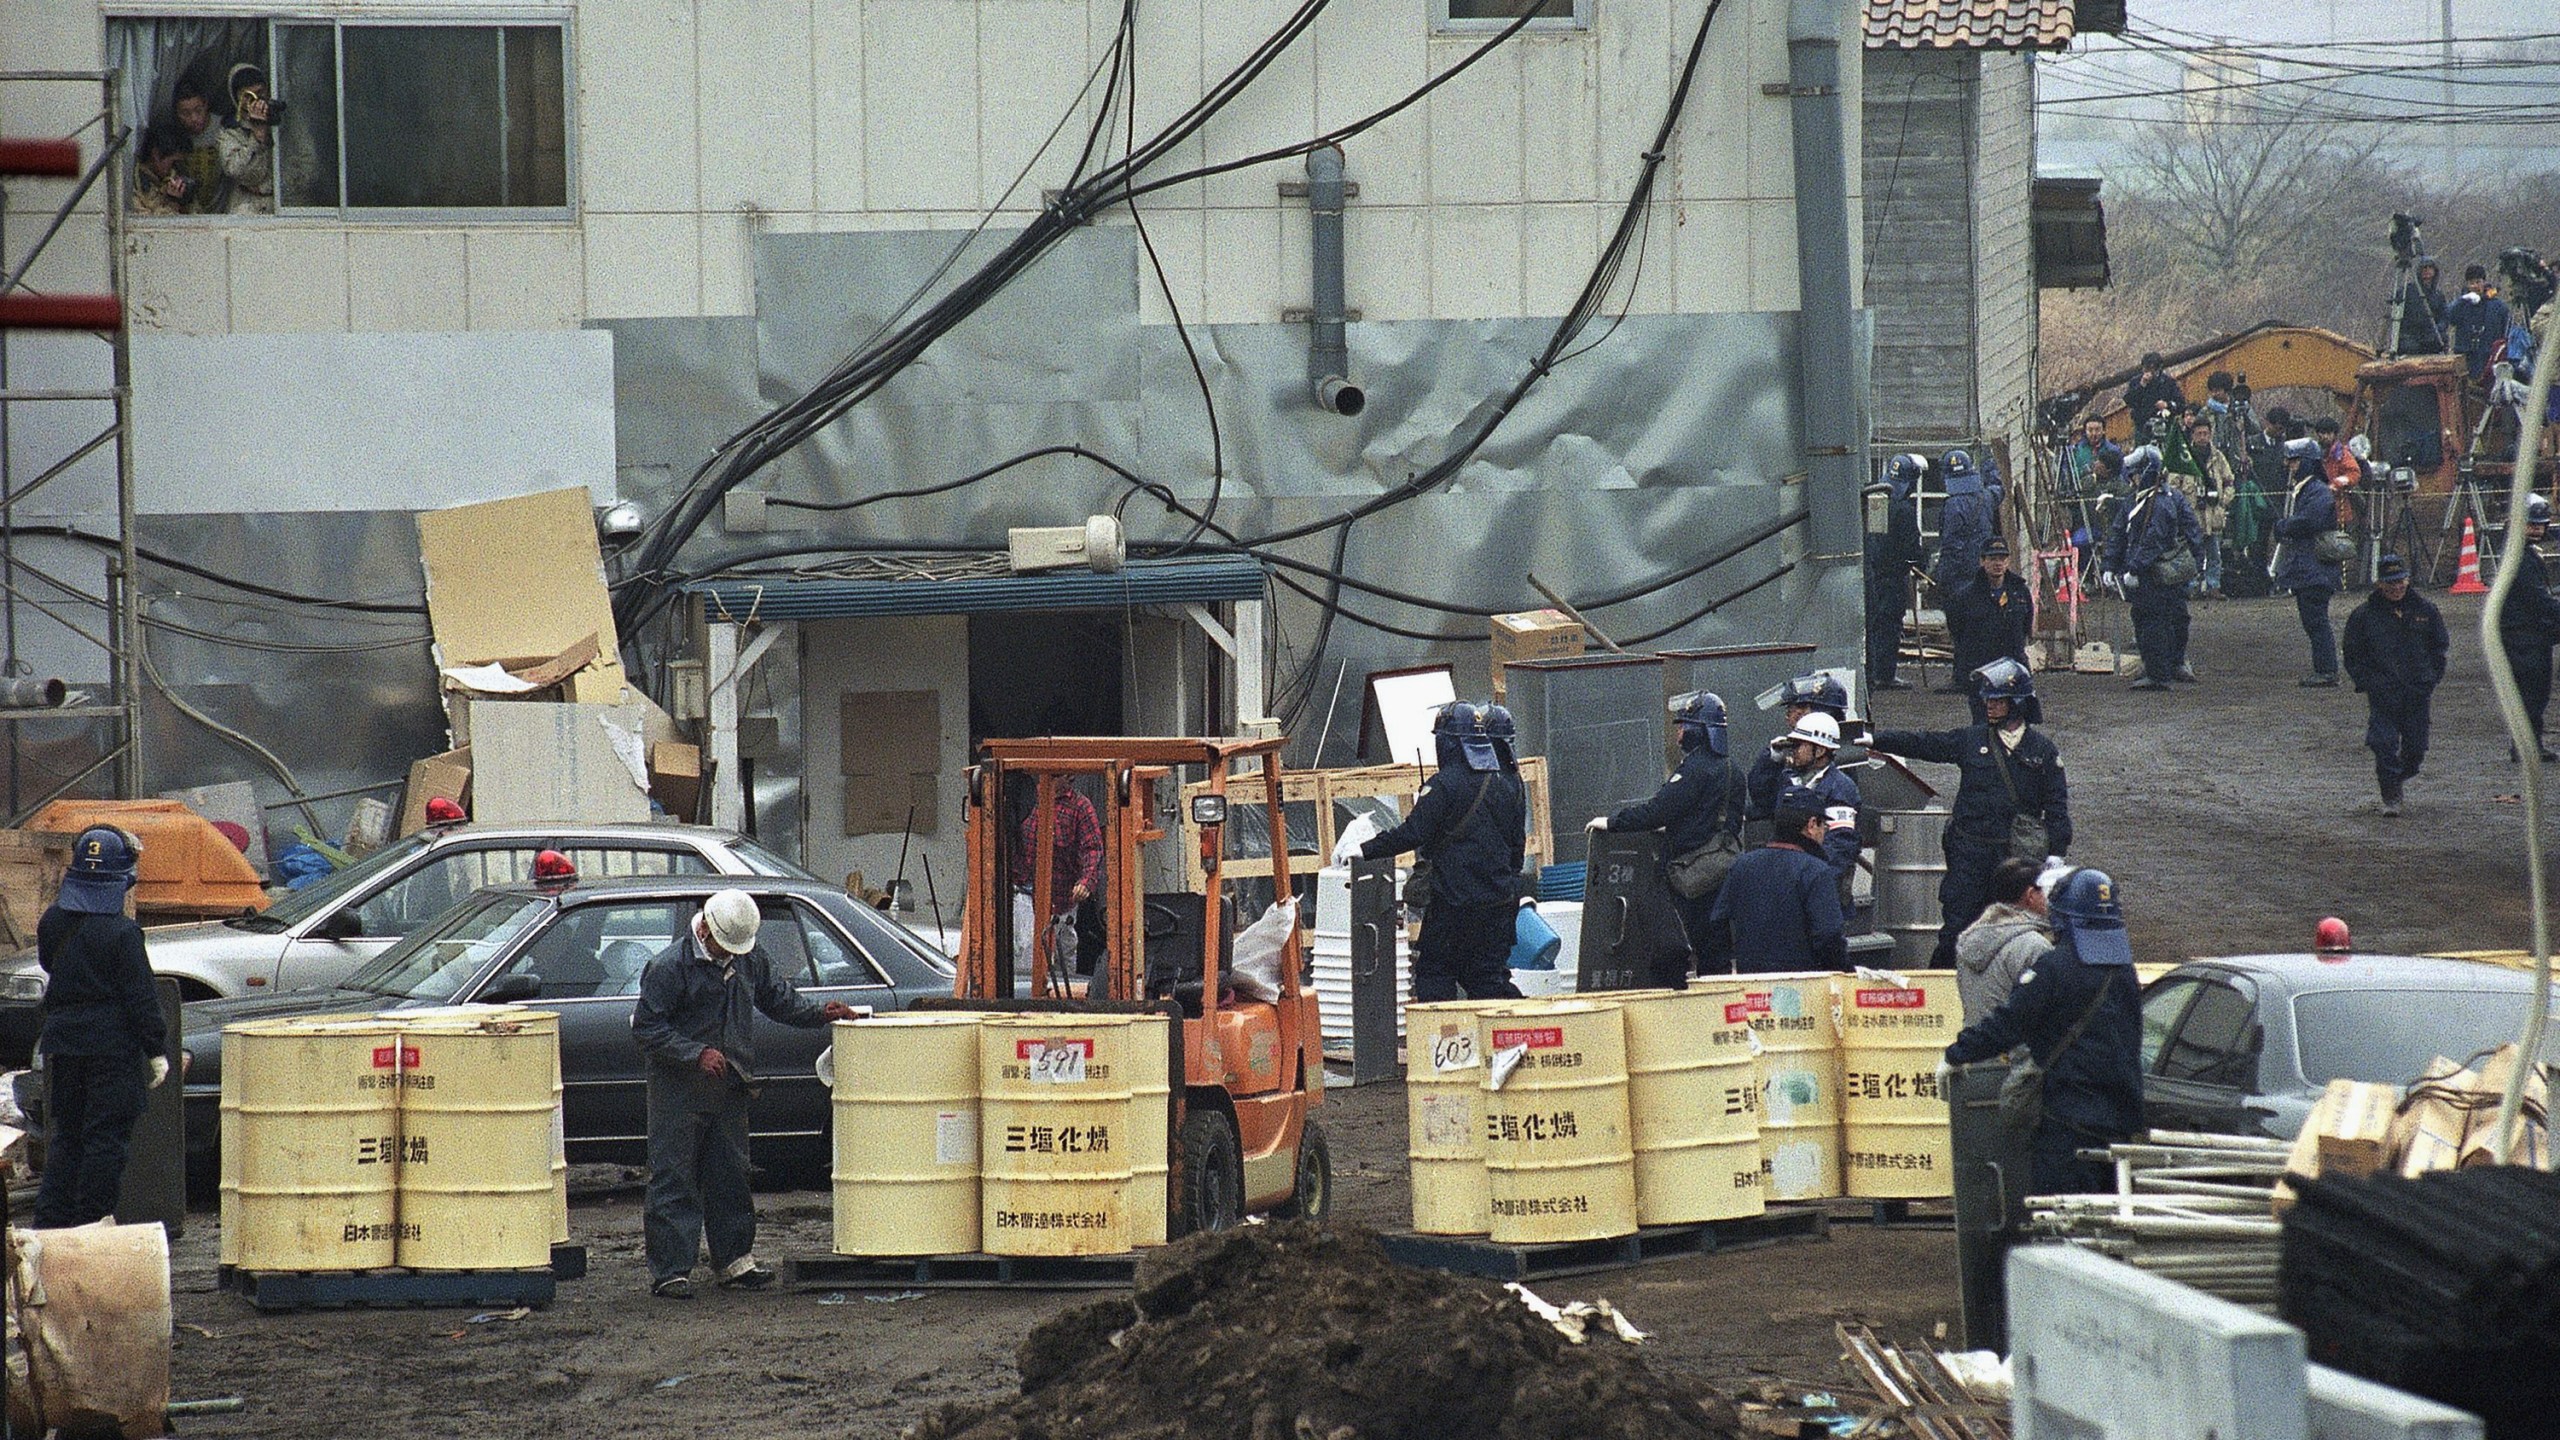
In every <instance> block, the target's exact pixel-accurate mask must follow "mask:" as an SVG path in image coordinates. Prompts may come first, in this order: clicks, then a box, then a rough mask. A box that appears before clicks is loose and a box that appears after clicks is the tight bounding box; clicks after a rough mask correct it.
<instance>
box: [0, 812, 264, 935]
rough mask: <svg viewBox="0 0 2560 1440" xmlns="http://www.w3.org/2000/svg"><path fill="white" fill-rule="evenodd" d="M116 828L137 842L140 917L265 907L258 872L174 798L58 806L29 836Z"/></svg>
mask: <svg viewBox="0 0 2560 1440" xmlns="http://www.w3.org/2000/svg"><path fill="white" fill-rule="evenodd" d="M92 825H117V826H121V827H123V828H124V829H127V830H130V831H132V832H133V833H134V834H135V835H136V836H138V837H140V838H141V840H142V879H141V883H139V884H137V885H136V886H134V889H133V904H134V909H135V910H137V911H139V912H141V913H144V914H162V915H168V914H182V915H237V914H239V913H240V912H241V911H243V910H264V909H266V908H267V890H266V887H265V886H264V885H261V884H259V883H258V872H257V871H255V870H252V869H250V868H249V860H248V857H247V856H245V855H242V854H241V853H240V851H239V849H238V848H237V847H235V846H234V845H233V844H232V843H231V842H230V841H228V840H225V839H223V838H222V832H221V831H219V830H216V829H214V828H213V822H212V821H210V820H207V819H206V818H204V817H203V816H202V815H199V814H197V813H196V812H195V811H193V810H190V809H188V808H187V806H186V803H185V802H184V801H180V800H56V801H54V802H53V803H52V804H50V805H47V806H46V807H44V809H42V810H40V811H38V812H36V818H35V820H34V821H33V822H32V823H31V824H29V825H28V826H27V828H28V829H30V830H58V831H61V832H63V833H64V834H69V835H77V834H79V833H80V832H81V831H83V830H86V829H88V828H89V827H90V826H92Z"/></svg>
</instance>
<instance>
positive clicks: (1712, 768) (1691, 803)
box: [1609, 745, 1742, 860]
mask: <svg viewBox="0 0 2560 1440" xmlns="http://www.w3.org/2000/svg"><path fill="white" fill-rule="evenodd" d="M1609 828H1610V829H1612V830H1659V831H1661V832H1662V854H1663V858H1664V859H1666V860H1667V859H1670V858H1672V857H1674V856H1678V855H1686V854H1688V853H1689V852H1690V851H1692V850H1695V849H1697V848H1698V847H1699V846H1701V845H1704V844H1706V843H1707V842H1708V841H1709V840H1712V839H1714V838H1715V837H1716V836H1718V835H1730V834H1734V833H1737V832H1739V831H1740V830H1741V829H1742V786H1741V785H1740V784H1738V783H1737V782H1736V781H1735V779H1734V774H1733V766H1732V764H1731V763H1729V762H1728V761H1727V760H1726V759H1725V758H1724V757H1723V756H1721V755H1718V754H1715V753H1713V752H1711V751H1709V750H1708V749H1707V747H1705V746H1704V745H1701V746H1699V747H1698V748H1697V749H1695V750H1692V751H1690V752H1689V753H1688V754H1686V755H1683V756H1681V757H1680V768H1679V769H1677V770H1674V771H1672V772H1671V778H1670V779H1668V780H1665V781H1664V782H1662V788H1661V789H1659V790H1656V791H1654V792H1653V798H1652V799H1650V800H1639V801H1637V802H1636V803H1635V804H1633V805H1622V806H1620V807H1618V809H1617V810H1616V811H1615V812H1613V813H1612V814H1611V815H1610V816H1609Z"/></svg>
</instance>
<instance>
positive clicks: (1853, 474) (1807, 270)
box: [1787, 0, 1867, 565]
mask: <svg viewBox="0 0 2560 1440" xmlns="http://www.w3.org/2000/svg"><path fill="white" fill-rule="evenodd" d="M1848 9H1849V7H1848V5H1847V3H1846V0H1791V3H1790V4H1789V5H1788V7H1787V95H1788V103H1789V105H1790V107H1791V113H1792V118H1793V121H1794V124H1793V126H1792V129H1793V131H1794V139H1795V183H1796V293H1797V305H1796V365H1797V371H1796V401H1797V405H1798V407H1799V408H1801V409H1802V411H1803V412H1804V442H1805V445H1804V448H1805V460H1806V467H1805V468H1806V484H1805V505H1806V508H1807V510H1808V511H1809V512H1810V515H1809V520H1810V529H1811V534H1810V535H1809V537H1808V538H1809V540H1810V541H1811V544H1812V547H1813V555H1812V557H1811V558H1812V559H1813V560H1815V561H1816V562H1818V563H1822V564H1825V565H1832V564H1847V563H1849V562H1854V561H1856V560H1857V559H1858V558H1859V555H1860V549H1861V545H1862V536H1861V530H1860V523H1859V522H1860V516H1859V504H1858V492H1859V490H1860V488H1861V487H1862V486H1863V485H1864V484H1865V483H1866V478H1867V477H1866V469H1867V466H1866V457H1865V455H1864V450H1865V447H1866V439H1867V403H1866V396H1865V395H1864V393H1862V392H1861V391H1860V389H1859V388H1858V384H1857V318H1858V317H1857V311H1856V308H1855V307H1854V306H1853V304H1852V303H1851V292H1850V276H1849V181H1848V155H1847V152H1846V150H1845V149H1844V148H1843V146H1844V143H1845V142H1844V139H1843V127H1842V125H1841V114H1840V112H1841V105H1842V103H1843V97H1842V96H1841V94H1840V33H1841V25H1842V19H1843V17H1844V15H1845V14H1846V13H1847V12H1848Z"/></svg>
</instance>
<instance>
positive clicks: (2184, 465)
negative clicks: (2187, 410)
mask: <svg viewBox="0 0 2560 1440" xmlns="http://www.w3.org/2000/svg"><path fill="white" fill-rule="evenodd" d="M2176 483H2177V486H2178V488H2179V489H2181V490H2184V491H2186V492H2187V498H2188V499H2190V500H2192V501H2194V502H2195V506H2196V519H2197V520H2199V521H2201V522H2202V523H2203V525H2204V554H2203V556H2202V557H2200V558H2201V559H2202V560H2203V562H2204V573H2202V574H2200V575H2198V576H2197V577H2196V581H2195V584H2194V585H2192V586H2190V587H2189V589H2190V590H2191V591H2192V592H2193V593H2195V594H2198V595H2210V596H2213V597H2215V598H2216V599H2219V598H2220V597H2221V595H2222V527H2223V523H2224V522H2225V521H2226V520H2228V519H2229V518H2230V516H2231V502H2232V500H2233V498H2234V497H2236V496H2237V495H2238V494H2239V488H2240V482H2239V480H2238V479H2237V478H2236V476H2235V474H2234V472H2233V470H2232V468H2231V457H2230V456H2228V455H2226V454H2224V453H2223V451H2222V447H2221V446H2219V445H2216V444H2215V443H2213V421H2212V419H2211V418H2210V417H2208V416H2203V415H2199V416H2197V417H2196V419H2195V422H2194V423H2193V424H2191V425H2189V426H2188V427H2187V446H2186V454H2185V457H2184V459H2183V460H2182V462H2181V464H2180V467H2179V468H2178V470H2177V474H2176Z"/></svg>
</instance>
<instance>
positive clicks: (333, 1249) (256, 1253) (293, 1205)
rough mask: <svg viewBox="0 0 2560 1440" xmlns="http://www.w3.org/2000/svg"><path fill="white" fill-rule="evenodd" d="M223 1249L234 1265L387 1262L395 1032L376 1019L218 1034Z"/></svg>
mask: <svg viewBox="0 0 2560 1440" xmlns="http://www.w3.org/2000/svg"><path fill="white" fill-rule="evenodd" d="M222 1051H223V1054H222V1062H223V1063H222V1088H223V1115H222V1153H223V1166H222V1168H223V1211H222V1244H221V1246H220V1250H221V1253H222V1256H223V1258H224V1259H225V1261H226V1262H227V1263H229V1264H232V1265H237V1266H239V1267H240V1268H242V1269H245V1270H374V1269H379V1268H381V1267H383V1266H386V1265H389V1264H391V1263H392V1262H393V1260H394V1259H395V1258H396V1253H397V1252H396V1245H395V1239H396V1236H397V1233H398V1225H399V1194H398V1179H399V1148H400V1117H399V1109H398V1100H399V1093H400V1091H399V1086H400V1083H401V1080H402V1077H403V1066H402V1047H401V1044H400V1041H399V1032H398V1031H397V1030H396V1029H394V1028H393V1027H392V1026H391V1025H390V1024H388V1023H386V1022H383V1021H378V1020H341V1021H274V1022H267V1023H261V1024H245V1025H234V1026H231V1027H229V1028H227V1029H225V1030H224V1031H223V1036H222Z"/></svg>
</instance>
